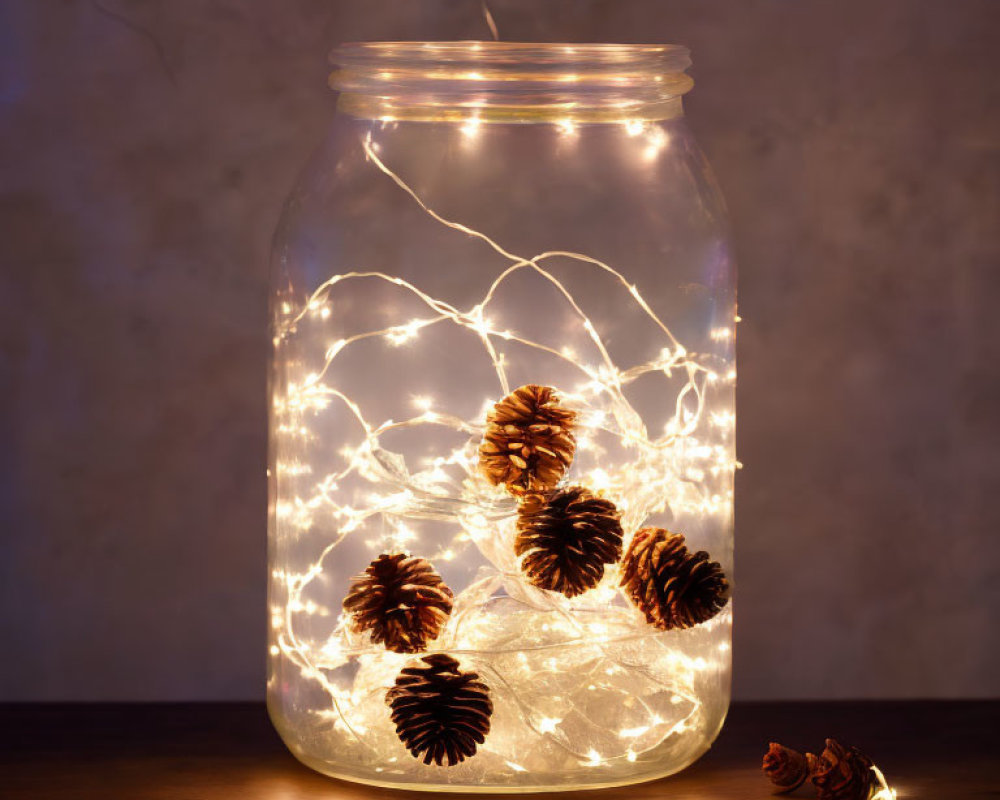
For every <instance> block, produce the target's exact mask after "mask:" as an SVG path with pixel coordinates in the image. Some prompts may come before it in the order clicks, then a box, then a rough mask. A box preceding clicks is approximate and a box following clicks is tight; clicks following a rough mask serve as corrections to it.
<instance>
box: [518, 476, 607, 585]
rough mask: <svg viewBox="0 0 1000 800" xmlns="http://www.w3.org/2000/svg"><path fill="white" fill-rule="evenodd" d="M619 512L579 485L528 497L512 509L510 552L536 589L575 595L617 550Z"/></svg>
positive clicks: (597, 578)
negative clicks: (514, 512) (514, 526)
mask: <svg viewBox="0 0 1000 800" xmlns="http://www.w3.org/2000/svg"><path fill="white" fill-rule="evenodd" d="M620 517H621V514H620V512H619V511H618V509H617V508H616V507H615V504H614V503H612V502H611V501H610V500H605V499H603V498H601V497H598V496H597V495H595V494H594V493H593V492H591V491H589V490H588V489H586V488H584V487H583V486H571V487H569V488H568V489H562V490H559V491H556V492H553V493H552V494H551V495H548V496H547V497H542V496H540V495H529V496H528V497H527V498H526V499H525V501H524V502H523V503H522V504H521V506H520V508H519V509H518V516H517V537H516V538H515V540H514V552H515V553H517V555H519V556H523V559H522V561H521V569H522V570H523V571H524V572H525V574H526V575H527V576H528V580H530V581H531V583H532V584H533V585H535V586H538V587H539V588H541V589H549V590H551V591H554V592H562V593H563V594H564V595H566V596H567V597H575V596H576V595H578V594H582V593H583V592H585V591H587V590H588V589H592V588H593V587H595V586H596V585H597V584H598V582H599V581H600V580H601V578H602V577H603V575H604V565H605V564H614V563H615V562H616V561H618V559H619V558H620V557H621V554H622V526H621V523H620V522H619V519H620Z"/></svg>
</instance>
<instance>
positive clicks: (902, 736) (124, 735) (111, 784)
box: [0, 701, 1000, 800]
mask: <svg viewBox="0 0 1000 800" xmlns="http://www.w3.org/2000/svg"><path fill="white" fill-rule="evenodd" d="M826 736H834V737H835V738H839V739H841V740H842V741H843V742H846V743H851V744H856V745H857V746H859V747H860V748H861V749H862V750H864V751H865V752H866V753H868V754H869V755H870V756H871V757H872V758H873V759H874V760H875V761H876V763H877V764H878V765H879V766H880V767H881V768H882V769H883V771H884V772H885V774H886V776H887V777H888V779H889V781H890V783H891V784H893V786H895V788H896V789H897V791H898V793H899V797H900V798H928V800H951V798H963V800H964V799H965V798H973V799H974V798H994V800H995V799H996V798H998V797H1000V701H990V702H985V701H983V702H972V701H963V702H870V703H742V704H741V703H737V704H734V705H733V707H732V709H731V710H730V714H729V719H728V721H727V722H726V727H725V729H724V730H723V732H722V734H721V735H720V737H719V739H718V741H717V742H716V744H715V745H714V746H713V748H712V749H711V750H710V751H709V752H708V753H707V754H706V755H705V756H703V757H702V758H701V760H700V761H698V762H697V763H695V764H694V765H693V766H691V767H689V768H688V769H686V770H684V771H683V772H682V773H680V774H679V775H675V776H673V777H670V778H665V779H663V780H659V781H654V782H652V783H646V784H641V785H639V786H635V787H632V788H629V789H608V790H598V791H591V792H581V793H579V794H563V793H556V794H547V795H535V797H550V798H562V800H567V798H570V797H580V798H581V800H619V798H622V797H625V796H628V797H629V798H630V800H632V798H634V799H635V800H652V799H653V798H671V800H711V798H720V799H728V798H739V799H740V800H755V798H761V799H762V800H763V799H764V798H768V797H770V796H771V794H770V791H769V788H768V784H767V782H766V781H764V779H763V778H762V776H761V774H760V768H759V765H760V760H761V757H762V755H763V753H764V750H765V749H766V745H767V742H768V741H769V740H771V739H776V740H779V741H781V742H783V743H785V744H787V745H789V746H792V747H795V746H799V747H801V748H803V749H812V748H816V747H820V746H821V744H822V741H823V739H824V737H826ZM437 796H438V797H440V795H437ZM476 796H477V797H481V795H476ZM811 796H814V795H813V794H812V792H810V791H806V790H803V789H800V790H799V791H798V792H796V793H795V794H794V795H792V797H800V798H805V797H811ZM430 797H431V795H429V794H424V793H418V792H396V791H392V790H389V789H375V788H370V787H366V786H359V785H356V784H350V783H343V782H340V781H335V780H332V779H330V778H325V777H323V776H321V775H318V774H316V773H314V772H312V771H310V770H309V769H307V768H306V767H304V766H302V765H300V764H299V763H298V762H297V761H295V759H294V758H292V756H291V755H289V754H288V752H287V751H286V750H285V748H284V746H283V745H282V743H281V741H280V740H279V739H278V736H277V734H275V733H274V731H273V730H272V728H271V725H270V722H269V721H268V719H267V714H266V712H265V710H264V706H263V705H262V704H253V703H233V704H230V703H190V704H134V705H127V704H122V705H118V704H114V705H105V704H98V705H86V704H76V705H74V704H54V705H33V704H26V705H6V706H3V705H0V798H4V800H7V799H8V798H10V799H11V800H40V798H58V799H59V800H64V799H66V800H74V798H81V799H83V798H100V800H119V798H121V799H122V800H126V799H127V800H181V799H182V798H183V800H218V799H219V798H236V799H238V800H310V798H323V799H324V800H360V798H382V799H389V798H396V799H397V800H421V799H422V798H430ZM452 797H455V798H464V797H472V795H452Z"/></svg>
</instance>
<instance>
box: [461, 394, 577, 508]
mask: <svg viewBox="0 0 1000 800" xmlns="http://www.w3.org/2000/svg"><path fill="white" fill-rule="evenodd" d="M575 420H576V412H575V411H570V410H569V409H566V408H562V407H560V406H559V396H558V395H557V394H556V391H555V389H551V388H549V387H548V386H535V385H534V384H529V385H528V386H522V387H521V388H520V389H515V390H514V391H513V392H511V393H510V394H509V395H507V396H506V397H505V398H504V399H503V400H501V401H500V402H499V403H497V404H496V405H495V406H493V410H492V411H490V412H489V414H487V416H486V434H485V436H484V437H483V442H482V444H481V445H480V446H479V468H480V470H481V471H482V473H483V474H484V475H485V476H486V478H487V480H489V482H490V483H492V484H493V485H494V486H498V485H499V484H501V483H502V484H505V485H506V486H507V489H508V491H510V492H511V493H512V494H516V495H522V494H525V493H526V492H544V491H548V490H549V489H552V488H553V487H554V486H555V485H556V484H557V483H558V482H559V480H560V479H561V478H562V476H563V475H564V474H565V472H566V470H567V469H568V468H569V465H570V463H571V462H572V461H573V455H574V453H575V452H576V439H575V438H574V437H573V423H574V421H575Z"/></svg>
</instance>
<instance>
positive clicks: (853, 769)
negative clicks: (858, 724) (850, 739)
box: [812, 739, 875, 800]
mask: <svg viewBox="0 0 1000 800" xmlns="http://www.w3.org/2000/svg"><path fill="white" fill-rule="evenodd" d="M812 782H813V785H814V786H815V787H816V792H817V797H819V800H868V797H869V795H870V794H871V791H872V788H873V787H874V786H875V773H874V772H872V762H871V759H869V758H868V757H867V756H865V755H864V754H863V753H862V752H861V751H860V750H858V749H857V748H856V747H851V748H850V749H848V748H846V747H844V746H843V745H842V744H840V742H838V741H836V740H835V739H827V740H826V747H825V748H824V750H823V752H822V754H821V755H820V756H819V758H818V759H816V762H815V766H814V769H813V774H812Z"/></svg>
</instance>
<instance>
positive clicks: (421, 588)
mask: <svg viewBox="0 0 1000 800" xmlns="http://www.w3.org/2000/svg"><path fill="white" fill-rule="evenodd" d="M452 597H453V595H452V592H451V589H449V588H448V587H447V586H446V585H445V583H444V581H443V580H442V579H441V576H440V575H438V573H437V572H436V571H435V570H434V567H432V566H431V564H430V562H429V561H427V560H426V559H423V558H416V557H414V556H408V555H406V554H405V553H395V554H392V555H390V554H387V553H383V554H382V555H380V556H379V557H378V558H376V559H375V560H374V561H373V562H372V563H371V564H369V565H368V568H367V569H366V570H365V571H364V572H363V573H362V574H360V575H356V576H355V577H354V578H352V579H351V588H350V589H349V590H348V593H347V597H345V598H344V610H345V611H347V612H348V613H349V614H350V615H351V625H352V628H353V629H354V630H355V631H357V632H361V631H371V636H372V641H373V642H376V643H384V644H385V646H386V648H387V649H389V650H392V651H394V652H396V653H419V652H420V651H421V650H424V649H425V648H426V647H427V642H428V641H430V640H432V639H436V638H437V636H438V634H439V633H440V632H441V628H442V626H443V625H444V623H445V621H446V620H447V619H448V615H449V614H451V607H452Z"/></svg>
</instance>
